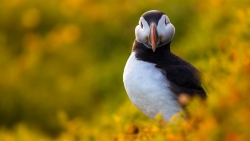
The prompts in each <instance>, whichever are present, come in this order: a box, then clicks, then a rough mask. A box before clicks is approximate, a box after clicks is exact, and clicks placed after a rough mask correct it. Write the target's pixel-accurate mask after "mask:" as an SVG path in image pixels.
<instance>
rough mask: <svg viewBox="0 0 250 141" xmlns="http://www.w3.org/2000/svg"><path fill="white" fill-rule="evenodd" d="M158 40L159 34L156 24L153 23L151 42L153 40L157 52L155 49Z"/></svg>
mask: <svg viewBox="0 0 250 141" xmlns="http://www.w3.org/2000/svg"><path fill="white" fill-rule="evenodd" d="M157 40H158V34H157V31H156V27H155V24H151V29H150V42H151V46H152V50H153V52H155V50H156V45H157Z"/></svg>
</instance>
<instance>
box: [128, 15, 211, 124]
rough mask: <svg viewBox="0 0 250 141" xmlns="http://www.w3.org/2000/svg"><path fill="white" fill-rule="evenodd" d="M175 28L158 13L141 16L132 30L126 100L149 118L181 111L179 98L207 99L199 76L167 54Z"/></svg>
mask: <svg viewBox="0 0 250 141" xmlns="http://www.w3.org/2000/svg"><path fill="white" fill-rule="evenodd" d="M174 34H175V27H174V26H173V24H171V22H170V20H169V18H168V16H167V15H166V14H165V13H163V12H161V11H158V10H150V11H147V12H145V13H144V14H142V16H141V17H140V19H139V24H138V25H137V26H136V28H135V40H134V43H133V47H132V53H131V55H130V56H129V58H128V60H127V62H126V65H125V68H124V72H123V83H124V87H125V90H126V92H127V94H128V97H129V99H130V100H131V101H132V103H133V104H134V105H135V106H136V107H137V108H138V109H140V110H141V111H142V112H143V113H144V114H146V115H147V116H148V117H150V118H152V119H155V117H156V115H157V114H158V113H159V112H161V115H162V117H163V119H165V120H167V121H169V120H170V119H171V117H172V116H173V115H174V114H176V113H178V112H179V111H180V110H182V109H184V106H183V105H182V103H181V102H180V99H179V97H180V96H181V95H182V94H184V95H185V96H188V97H191V98H192V97H194V96H198V97H200V98H201V99H206V97H207V95H206V92H205V90H204V89H203V87H202V84H201V80H200V72H199V71H198V70H197V69H196V68H195V67H194V66H193V65H191V64H190V63H188V62H187V61H185V60H183V59H181V58H180V57H178V56H177V55H175V54H173V53H172V52H171V51H170V44H171V41H172V39H173V37H174Z"/></svg>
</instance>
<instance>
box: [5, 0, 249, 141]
mask: <svg viewBox="0 0 250 141" xmlns="http://www.w3.org/2000/svg"><path fill="white" fill-rule="evenodd" d="M249 4H250V2H248V1H246V0H240V1H232V0H228V1H226V0H209V1H207V2H202V1H198V0H190V1H185V0H178V1H174V2H172V1H171V2H170V1H168V2H167V1H163V0H152V1H150V0H144V1H142V0H139V1H132V0H129V1H114V0H109V1H86V0H85V1H82V0H53V1H42V0H37V1H32V0H2V2H1V5H0V17H1V18H0V72H1V73H0V140H1V141H2V140H3V141H9V140H11V141H12V140H17V141H19V140H20V141H23V140H25V141H29V140H38V141H39V140H58V141H61V140H62V141H63V140H93V141H94V140H171V141H172V140H177V141H178V140H192V141H193V140H209V141H210V140H218V141H220V140H249V139H250V133H249V132H250V131H249V129H248V128H249V126H250V120H249V119H250V114H249V112H248V111H249V110H248V109H249V108H250V104H249V101H250V97H249V94H248V93H249V91H250V87H249V84H250V49H249V46H250V42H249V40H250V30H249V29H250V19H249V17H250V7H249ZM151 9H159V10H162V11H164V12H165V13H166V14H167V15H168V16H169V18H170V20H171V22H172V23H173V25H174V26H175V28H176V35H175V37H174V39H173V41H172V51H173V52H174V53H175V54H177V55H179V56H181V57H182V58H184V59H186V60H188V61H189V62H191V63H192V64H194V65H195V66H196V67H197V68H198V69H199V70H200V71H201V72H202V74H203V84H204V87H205V88H206V90H207V92H208V95H209V96H208V99H207V101H206V102H205V103H204V102H200V101H199V99H194V100H193V101H192V102H191V103H190V105H189V106H188V111H189V116H188V118H187V119H183V118H181V117H180V116H179V114H176V115H174V116H173V118H172V120H171V121H170V122H167V123H166V122H164V121H162V119H161V117H160V115H158V117H157V119H158V120H157V121H153V120H151V119H149V118H148V117H146V116H145V115H144V114H142V113H141V112H140V111H139V110H138V109H137V108H135V107H134V106H133V105H132V103H131V102H130V101H129V99H128V97H127V95H126V93H125V90H124V88H123V83H122V73H123V68H124V65H125V62H126V60H127V58H128V56H129V54H130V51H131V47H132V43H133V40H134V28H135V26H136V24H137V22H138V20H139V17H140V16H141V14H142V13H144V12H145V11H148V10H151Z"/></svg>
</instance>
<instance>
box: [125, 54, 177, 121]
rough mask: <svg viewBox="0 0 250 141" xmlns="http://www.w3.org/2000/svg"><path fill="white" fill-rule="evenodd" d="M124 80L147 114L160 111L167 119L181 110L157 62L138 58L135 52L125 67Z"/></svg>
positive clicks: (129, 94) (131, 94)
mask: <svg viewBox="0 0 250 141" xmlns="http://www.w3.org/2000/svg"><path fill="white" fill-rule="evenodd" d="M123 82H124V86H125V89H126V91H127V94H128V96H129V98H130V100H131V101H132V102H133V103H134V104H135V105H136V106H137V107H138V108H139V109H140V110H141V111H142V112H144V113H145V114H146V115H147V116H149V117H151V118H154V117H155V116H156V115H157V114H158V113H159V112H160V111H161V112H162V115H163V117H164V118H165V119H166V120H169V119H170V118H171V116H172V115H173V114H175V113H177V112H179V110H180V108H179V105H178V102H177V101H176V100H175V99H174V94H173V93H172V92H171V90H170V89H169V82H168V81H167V80H166V78H165V76H164V75H163V74H162V73H161V71H160V70H159V69H158V68H156V67H155V64H153V63H148V62H144V61H140V60H137V58H136V57H135V53H134V52H133V53H132V54H131V55H130V57H129V59H128V61H127V63H126V66H125V69H124V73H123Z"/></svg>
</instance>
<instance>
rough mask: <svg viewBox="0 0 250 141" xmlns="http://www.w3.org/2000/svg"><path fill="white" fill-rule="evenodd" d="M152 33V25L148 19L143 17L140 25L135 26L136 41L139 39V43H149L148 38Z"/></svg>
mask: <svg viewBox="0 0 250 141" xmlns="http://www.w3.org/2000/svg"><path fill="white" fill-rule="evenodd" d="M149 33H150V27H149V25H148V23H147V21H146V20H145V19H144V18H143V17H141V18H140V20H139V25H137V26H136V28H135V37H136V41H138V42H139V43H147V42H148V40H147V38H148V36H149Z"/></svg>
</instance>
